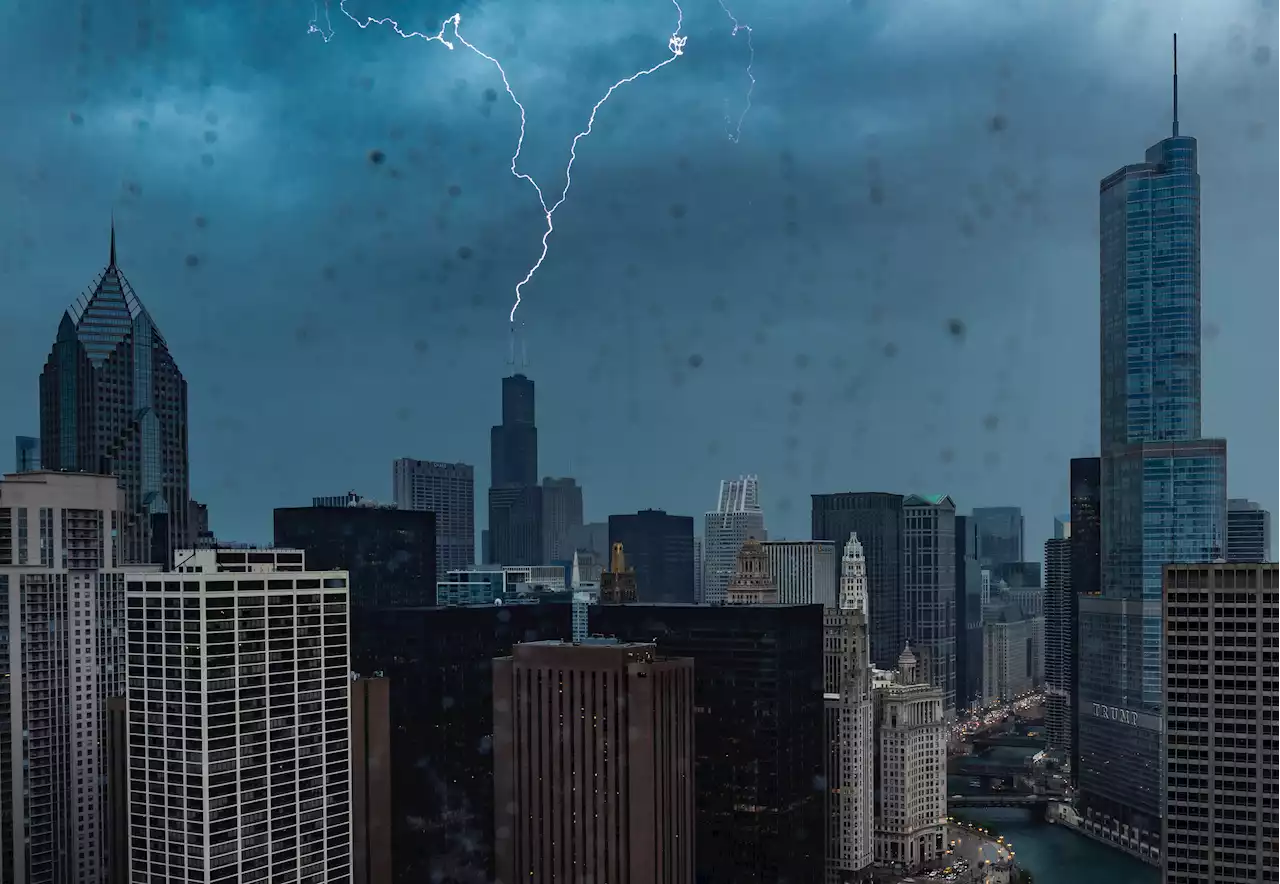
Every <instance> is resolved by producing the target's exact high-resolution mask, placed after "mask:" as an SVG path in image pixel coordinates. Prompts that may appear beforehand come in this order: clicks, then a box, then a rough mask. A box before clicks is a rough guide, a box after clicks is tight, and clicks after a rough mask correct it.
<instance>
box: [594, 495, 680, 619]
mask: <svg viewBox="0 0 1280 884" xmlns="http://www.w3.org/2000/svg"><path fill="white" fill-rule="evenodd" d="M615 543H621V544H622V550H623V553H624V554H625V555H626V557H627V565H628V566H629V567H631V568H632V569H634V570H635V572H636V593H637V595H636V597H637V598H638V599H639V600H640V601H642V602H663V603H671V602H684V603H686V604H692V603H693V600H694V599H693V517H692V516H670V515H667V514H666V513H665V512H663V511H662V510H641V511H640V512H638V513H636V514H635V515H630V514H628V515H623V516H610V517H609V546H610V547H612V546H613V544H615Z"/></svg>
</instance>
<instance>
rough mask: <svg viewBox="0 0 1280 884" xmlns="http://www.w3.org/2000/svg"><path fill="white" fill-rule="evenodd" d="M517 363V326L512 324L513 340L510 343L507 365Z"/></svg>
mask: <svg viewBox="0 0 1280 884" xmlns="http://www.w3.org/2000/svg"><path fill="white" fill-rule="evenodd" d="M515 364H516V326H515V323H512V324H511V341H510V343H509V345H508V353H507V365H510V366H514V365H515Z"/></svg>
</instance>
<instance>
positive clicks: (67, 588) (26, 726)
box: [0, 472, 138, 884]
mask: <svg viewBox="0 0 1280 884" xmlns="http://www.w3.org/2000/svg"><path fill="white" fill-rule="evenodd" d="M124 509H125V499H124V492H123V491H121V490H120V487H119V484H118V482H117V480H116V478H115V477H114V476H98V475H93V474H90V473H72V472H65V473H64V472H27V473H21V474H11V475H8V476H5V477H4V481H3V482H0V673H3V675H4V684H3V689H2V690H0V820H3V821H4V825H3V826H2V827H0V881H6V882H7V881H21V882H32V884H35V882H39V884H97V882H101V881H105V880H106V877H107V869H108V863H109V857H108V856H107V853H108V845H109V839H108V807H109V801H108V796H107V795H106V791H105V789H104V788H103V782H104V779H105V777H106V772H107V763H106V761H107V759H106V719H107V708H106V707H107V699H108V698H109V697H112V696H117V695H119V694H122V693H124V679H125V672H124V660H125V640H124V590H125V576H124V571H123V570H122V569H120V568H118V567H117V562H118V561H119V559H120V558H121V557H123V555H124V550H123V548H119V547H118V546H117V540H118V538H120V536H121V533H122V528H123V526H124V518H125V516H124ZM137 568H138V566H136V565H135V566H131V568H130V570H137Z"/></svg>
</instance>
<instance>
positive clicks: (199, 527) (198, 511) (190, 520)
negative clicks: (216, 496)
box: [186, 500, 215, 549]
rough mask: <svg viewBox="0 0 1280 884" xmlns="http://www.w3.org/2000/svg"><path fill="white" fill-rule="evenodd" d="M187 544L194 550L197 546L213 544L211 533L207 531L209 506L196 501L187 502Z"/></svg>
mask: <svg viewBox="0 0 1280 884" xmlns="http://www.w3.org/2000/svg"><path fill="white" fill-rule="evenodd" d="M187 534H188V536H187V543H186V546H188V547H190V548H192V549H194V548H195V547H197V546H212V545H214V544H215V540H214V537H213V532H212V531H210V530H209V505H208V504H207V503H200V502H199V501H196V500H189V501H187Z"/></svg>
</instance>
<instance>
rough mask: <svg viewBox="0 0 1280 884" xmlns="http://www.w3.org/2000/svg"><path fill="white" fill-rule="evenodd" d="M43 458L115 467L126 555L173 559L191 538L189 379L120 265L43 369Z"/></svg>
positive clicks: (67, 325)
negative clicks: (122, 505) (121, 491)
mask: <svg viewBox="0 0 1280 884" xmlns="http://www.w3.org/2000/svg"><path fill="white" fill-rule="evenodd" d="M40 463H41V466H43V468H44V469H46V470H69V471H73V472H87V473H104V474H114V475H115V476H117V477H118V478H119V480H120V487H121V488H123V489H124V492H125V512H124V514H123V518H124V522H125V524H123V525H120V526H118V530H119V532H120V534H119V536H120V537H121V538H122V541H123V542H122V543H120V544H119V547H118V549H119V555H120V556H122V557H123V558H122V559H121V560H120V562H119V564H122V565H123V564H146V563H154V564H165V565H172V561H171V556H172V554H173V550H174V549H178V548H181V547H185V546H188V545H189V542H190V538H188V537H187V503H188V500H189V499H190V494H189V472H188V461H187V382H186V380H185V379H183V377H182V372H180V371H178V366H177V363H175V362H174V361H173V357H172V356H171V355H170V354H169V348H168V346H167V345H166V344H165V341H164V337H163V336H162V335H161V334H160V330H159V329H158V328H156V324H155V322H154V321H153V320H152V318H151V314H149V313H148V312H147V308H145V307H144V306H142V302H141V301H139V300H138V296H137V295H136V294H134V291H133V287H132V286H130V285H129V281H128V280H127V279H125V277H124V274H123V273H121V272H120V268H119V267H118V266H117V265H116V232H115V227H114V225H113V226H112V228H111V252H110V257H109V259H108V261H107V267H106V269H105V270H104V271H103V272H102V274H101V275H100V276H99V277H98V278H97V280H95V282H94V285H93V289H92V290H91V291H90V292H89V293H88V294H87V296H82V297H81V298H80V299H79V300H78V301H76V303H75V304H73V305H72V306H71V307H70V308H69V309H68V310H67V311H66V312H65V313H63V314H62V322H61V324H59V326H58V337H57V340H56V341H55V342H54V344H53V350H52V352H50V354H49V359H48V361H47V362H45V366H44V372H43V373H42V374H41V375H40Z"/></svg>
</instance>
